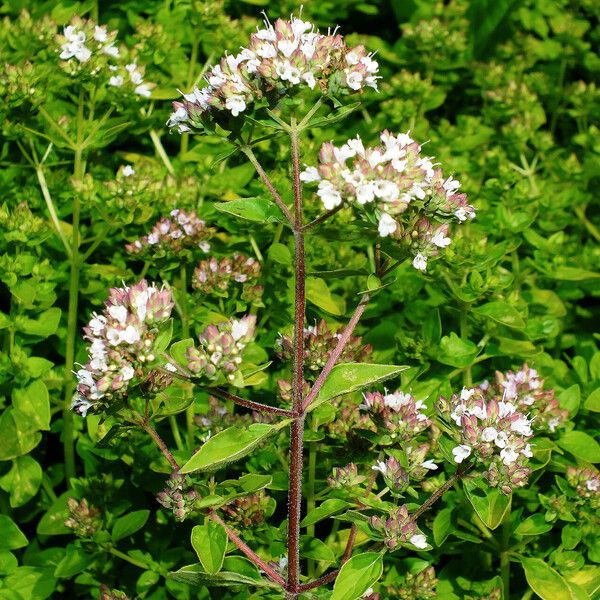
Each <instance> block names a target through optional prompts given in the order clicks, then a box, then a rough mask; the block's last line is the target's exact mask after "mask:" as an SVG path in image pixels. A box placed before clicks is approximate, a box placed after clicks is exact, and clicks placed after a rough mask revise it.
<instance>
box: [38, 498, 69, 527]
mask: <svg viewBox="0 0 600 600" xmlns="http://www.w3.org/2000/svg"><path fill="white" fill-rule="evenodd" d="M72 497H73V492H70V491H69V492H64V493H62V494H61V495H60V496H59V497H58V498H57V499H56V500H55V501H54V502H53V503H52V504H51V505H50V508H49V509H48V510H47V511H46V512H45V513H44V515H43V516H42V518H41V519H40V521H39V523H38V525H37V533H38V534H39V535H60V534H64V533H72V530H71V529H69V528H68V527H65V520H66V519H67V518H68V516H69V509H68V508H67V500H68V499H69V498H72Z"/></svg>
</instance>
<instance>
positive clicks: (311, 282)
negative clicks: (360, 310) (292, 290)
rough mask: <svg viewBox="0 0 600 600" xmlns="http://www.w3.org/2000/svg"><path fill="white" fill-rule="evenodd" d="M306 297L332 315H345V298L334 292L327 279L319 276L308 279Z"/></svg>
mask: <svg viewBox="0 0 600 600" xmlns="http://www.w3.org/2000/svg"><path fill="white" fill-rule="evenodd" d="M306 299H307V300H308V301H309V302H312V303H313V304H314V305H315V306H318V307H319V308H320V309H322V310H324V311H325V312H328V313H329V314H331V315H336V316H340V315H343V314H344V311H345V308H346V307H345V304H344V302H343V300H341V299H340V298H339V297H337V296H335V295H334V294H332V293H331V291H330V290H329V288H328V287H327V284H326V283H325V281H324V280H323V279H320V278H318V277H308V278H307V279H306Z"/></svg>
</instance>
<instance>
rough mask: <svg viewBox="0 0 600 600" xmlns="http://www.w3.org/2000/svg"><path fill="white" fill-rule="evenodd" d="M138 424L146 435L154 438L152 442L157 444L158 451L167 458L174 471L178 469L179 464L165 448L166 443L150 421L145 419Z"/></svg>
mask: <svg viewBox="0 0 600 600" xmlns="http://www.w3.org/2000/svg"><path fill="white" fill-rule="evenodd" d="M140 426H141V427H143V428H144V429H145V430H146V432H147V433H148V435H149V436H150V437H151V438H152V439H153V440H154V443H155V444H156V445H157V446H158V448H159V449H160V451H161V452H162V453H163V456H164V457H165V458H166V459H167V461H168V462H169V464H170V465H171V466H172V467H173V470H174V471H179V465H178V464H177V461H176V460H175V459H174V458H173V455H172V454H171V451H170V450H169V449H168V448H167V445H166V444H165V443H164V441H163V439H162V438H161V437H160V435H158V432H157V431H156V429H154V427H152V425H150V423H148V422H147V421H142V422H141V423H140Z"/></svg>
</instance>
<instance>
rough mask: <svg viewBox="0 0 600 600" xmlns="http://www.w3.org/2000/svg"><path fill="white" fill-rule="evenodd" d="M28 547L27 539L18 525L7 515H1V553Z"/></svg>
mask: <svg viewBox="0 0 600 600" xmlns="http://www.w3.org/2000/svg"><path fill="white" fill-rule="evenodd" d="M25 546H27V538H26V537H25V535H24V534H23V532H22V531H21V530H20V529H19V528H18V527H17V524H16V523H15V522H14V521H13V520H12V519H11V518H10V517H7V516H6V515H0V552H1V551H3V550H16V549H17V548H23V547H25Z"/></svg>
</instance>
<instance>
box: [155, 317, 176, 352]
mask: <svg viewBox="0 0 600 600" xmlns="http://www.w3.org/2000/svg"><path fill="white" fill-rule="evenodd" d="M172 337H173V319H167V320H166V321H165V322H164V323H162V324H161V326H160V327H159V330H158V334H157V336H156V339H155V340H154V346H153V348H152V350H153V351H154V354H155V355H156V356H160V355H161V354H162V353H163V352H164V351H165V350H166V349H167V347H168V346H169V344H170V343H171V338H172Z"/></svg>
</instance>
